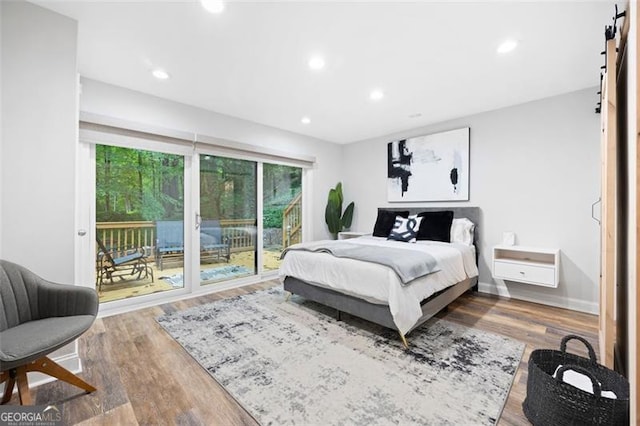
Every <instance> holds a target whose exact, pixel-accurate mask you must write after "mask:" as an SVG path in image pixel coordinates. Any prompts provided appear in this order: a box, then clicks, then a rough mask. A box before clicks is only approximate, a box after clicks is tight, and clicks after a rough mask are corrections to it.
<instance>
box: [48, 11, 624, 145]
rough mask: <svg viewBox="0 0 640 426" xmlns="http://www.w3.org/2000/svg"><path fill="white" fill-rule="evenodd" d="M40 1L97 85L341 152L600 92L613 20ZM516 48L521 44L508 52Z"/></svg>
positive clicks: (599, 15)
mask: <svg viewBox="0 0 640 426" xmlns="http://www.w3.org/2000/svg"><path fill="white" fill-rule="evenodd" d="M36 3H38V4H40V5H42V6H44V7H46V8H49V9H52V10H54V11H57V12H59V13H61V14H63V15H67V16H69V17H72V18H74V19H76V20H77V21H78V23H79V36H78V37H79V40H78V46H79V52H78V64H79V71H80V73H81V75H83V76H85V77H88V78H91V79H96V80H101V81H104V82H107V83H111V84H115V85H118V86H123V87H127V88H130V89H134V90H138V91H141V92H144V93H149V94H152V95H156V96H159V97H162V98H167V99H172V100H175V101H178V102H182V103H186V104H190V105H195V106H198V107H201V108H205V109H208V110H211V111H216V112H219V113H222V114H227V115H231V116H235V117H240V118H243V119H247V120H251V121H255V122H258V123H262V124H266V125H269V126H273V127H278V128H281V129H286V130H290V131H293V132H297V133H301V134H305V135H309V136H313V137H316V138H320V139H324V140H327V141H331V142H336V143H349V142H355V141H359V140H363V139H367V138H371V137H376V136H382V135H385V134H389V133H393V132H397V131H401V130H406V129H410V128H414V127H419V126H424V125H427V124H431V123H436V122H441V121H444V120H447V119H451V118H456V117H462V116H466V115H470V114H474V113H478V112H482V111H488V110H492V109H496V108H501V107H505V106H509V105H514V104H518V103H523V102H527V101H531V100H535V99H540V98H545V97H548V96H553V95H557V94H561V93H567V92H571V91H575V90H579V89H583V88H587V87H594V86H597V84H598V83H599V77H598V72H599V67H600V65H601V64H602V57H601V56H600V51H601V50H602V48H603V46H604V36H603V29H604V26H605V25H606V24H610V23H611V19H612V16H613V13H614V9H613V4H614V2H608V1H591V2H587V1H579V2H578V1H571V2H559V1H538V2H478V1H476V2H464V3H463V2H452V1H449V2H426V1H425V2H398V1H393V2H376V1H373V2H371V1H369V2H355V1H352V2H334V1H319V2H305V1H281V2H268V1H254V2H240V1H236V2H231V3H228V4H227V5H226V9H225V11H224V12H223V13H221V14H218V15H214V14H210V13H208V12H206V11H205V10H204V9H203V8H202V7H201V5H200V4H199V3H198V2H196V1H177V2H166V1H157V2H149V1H144V2H132V1H120V2H114V1H108V2H107V1H80V2H74V1H62V2H58V1H46V0H45V1H39V2H38V1H36ZM507 38H515V39H517V40H518V42H519V45H518V47H517V48H516V49H515V50H514V51H513V52H511V53H509V54H503V55H499V54H498V53H497V52H496V49H497V47H498V45H499V44H500V43H501V42H502V41H504V40H505V39H507ZM314 54H322V55H323V56H324V59H325V62H326V66H325V68H324V69H323V70H321V71H312V70H311V69H309V66H308V61H309V59H310V57H311V56H312V55H314ZM156 67H160V68H163V69H165V70H166V71H167V72H168V73H169V74H170V76H171V78H170V79H168V80H165V81H159V80H157V79H155V78H154V77H152V75H151V71H152V70H153V69H154V68H156ZM375 88H379V89H381V90H383V91H384V94H385V97H384V98H383V99H382V100H379V101H372V100H370V99H369V93H370V92H371V90H372V89H375ZM596 101H597V96H596V94H595V92H594V95H593V105H585V108H592V107H595V103H596ZM303 116H308V117H309V118H310V119H311V122H310V123H309V124H303V123H302V122H301V118H302V117H303Z"/></svg>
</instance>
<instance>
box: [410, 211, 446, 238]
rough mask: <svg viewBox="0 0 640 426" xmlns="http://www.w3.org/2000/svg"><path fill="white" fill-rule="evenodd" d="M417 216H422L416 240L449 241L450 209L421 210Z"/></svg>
mask: <svg viewBox="0 0 640 426" xmlns="http://www.w3.org/2000/svg"><path fill="white" fill-rule="evenodd" d="M418 216H419V217H422V222H421V223H420V229H419V230H418V240H431V241H443V242H445V243H449V242H451V223H452V222H453V212H452V211H451V210H444V211H439V212H422V213H419V214H418Z"/></svg>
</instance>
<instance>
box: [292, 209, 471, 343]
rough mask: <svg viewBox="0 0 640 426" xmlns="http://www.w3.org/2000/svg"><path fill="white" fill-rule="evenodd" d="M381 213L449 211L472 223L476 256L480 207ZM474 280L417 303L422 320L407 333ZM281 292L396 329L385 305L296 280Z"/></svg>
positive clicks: (443, 306)
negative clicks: (420, 308)
mask: <svg viewBox="0 0 640 426" xmlns="http://www.w3.org/2000/svg"><path fill="white" fill-rule="evenodd" d="M382 209H384V210H396V211H402V210H405V211H406V210H409V212H410V214H416V213H419V212H424V211H442V210H453V216H454V218H462V217H466V218H468V219H469V220H471V221H472V222H473V223H475V224H476V229H475V232H474V241H473V243H474V245H475V247H476V259H477V256H478V245H479V244H478V243H479V241H480V239H479V238H480V235H479V228H480V208H478V207H451V208H450V207H436V208H429V207H427V208H424V207H422V208H421V207H400V208H389V207H382ZM477 283H478V277H473V278H467V279H466V280H464V281H461V282H459V283H457V284H454V285H452V286H451V287H448V288H446V289H445V290H443V291H441V292H439V293H437V294H436V295H435V296H432V297H431V298H429V299H427V300H426V301H424V302H423V303H422V304H421V307H422V314H423V315H422V317H420V319H419V320H418V321H417V322H416V324H415V325H414V326H413V327H412V328H411V330H409V331H408V332H407V334H408V333H410V332H411V331H412V330H415V329H416V328H417V327H419V326H421V325H422V324H423V323H424V322H425V321H427V320H428V319H429V318H431V317H433V316H434V315H435V314H437V313H438V312H440V311H441V310H442V309H444V308H445V307H446V306H447V305H449V304H450V303H451V302H453V301H454V300H456V299H457V298H458V297H460V296H461V295H462V294H464V293H465V292H466V291H467V290H469V289H471V288H472V287H474V286H477ZM283 285H284V290H285V291H288V292H290V293H292V294H297V295H300V296H302V297H304V298H305V299H309V300H312V301H314V302H318V303H320V304H322V305H325V306H329V307H331V308H334V309H336V310H337V311H338V316H339V315H340V312H346V313H348V314H350V315H353V316H356V317H359V318H362V319H365V320H367V321H371V322H373V323H376V324H379V325H381V326H383V327H387V328H390V329H393V330H397V329H398V328H397V327H396V325H395V323H394V322H393V317H392V316H391V311H390V310H389V305H386V304H376V303H371V302H368V301H366V300H364V299H360V298H358V297H354V296H350V295H347V294H344V293H340V292H338V291H335V290H331V289H328V288H325V287H319V286H317V285H315V284H312V283H308V282H306V281H303V280H300V279H298V278H295V277H290V276H287V277H285V279H284V283H283ZM400 338H401V339H402V343H403V344H404V345H405V346H408V345H407V341H406V338H405V335H403V334H402V333H400Z"/></svg>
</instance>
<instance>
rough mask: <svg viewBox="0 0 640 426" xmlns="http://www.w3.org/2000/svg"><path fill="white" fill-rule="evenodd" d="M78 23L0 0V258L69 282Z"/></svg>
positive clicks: (72, 217) (73, 236)
mask: <svg viewBox="0 0 640 426" xmlns="http://www.w3.org/2000/svg"><path fill="white" fill-rule="evenodd" d="M76 38H77V23H76V22H75V21H74V20H72V19H69V18H67V17H64V16H62V15H59V14H57V13H53V12H51V11H49V10H46V9H43V8H41V7H38V6H35V5H33V4H31V3H27V2H2V140H3V142H2V157H1V160H0V161H1V165H2V167H1V169H2V170H1V172H0V173H1V175H2V177H1V178H0V181H1V183H2V197H1V198H2V225H1V227H2V240H1V242H0V245H1V247H2V255H3V257H4V258H5V259H7V260H10V261H14V262H16V263H19V264H22V265H24V266H26V267H28V268H30V269H32V270H33V271H34V272H36V273H37V274H39V275H42V276H44V277H46V278H47V279H50V280H53V281H58V282H64V283H70V284H71V283H73V279H74V257H73V254H74V241H75V232H74V231H75V229H74V228H75V226H74V202H75V191H74V188H75V187H74V185H75V172H74V170H75V150H76V128H77V122H76V121H75V120H76V109H77V105H76V102H77V85H76V74H77V71H76Z"/></svg>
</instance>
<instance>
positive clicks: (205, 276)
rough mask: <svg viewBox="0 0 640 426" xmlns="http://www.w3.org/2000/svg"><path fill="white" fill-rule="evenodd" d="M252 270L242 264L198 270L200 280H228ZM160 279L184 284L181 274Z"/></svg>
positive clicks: (247, 273) (174, 283)
mask: <svg viewBox="0 0 640 426" xmlns="http://www.w3.org/2000/svg"><path fill="white" fill-rule="evenodd" d="M252 273H253V272H252V271H250V270H249V269H247V268H246V267H244V266H242V265H227V266H221V267H219V268H211V269H203V270H202V271H200V281H202V282H204V281H219V280H228V279H230V278H233V277H235V276H240V275H249V274H252ZM160 279H162V280H165V281H166V282H168V283H169V284H171V285H172V286H173V287H176V288H182V287H183V286H184V284H183V283H182V281H183V274H175V275H171V276H169V277H160Z"/></svg>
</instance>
